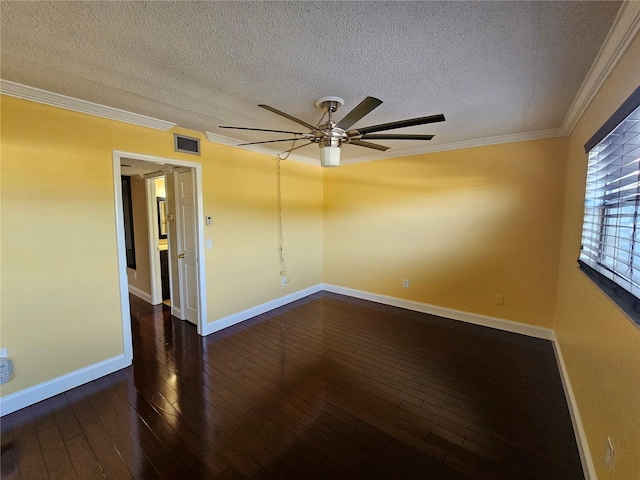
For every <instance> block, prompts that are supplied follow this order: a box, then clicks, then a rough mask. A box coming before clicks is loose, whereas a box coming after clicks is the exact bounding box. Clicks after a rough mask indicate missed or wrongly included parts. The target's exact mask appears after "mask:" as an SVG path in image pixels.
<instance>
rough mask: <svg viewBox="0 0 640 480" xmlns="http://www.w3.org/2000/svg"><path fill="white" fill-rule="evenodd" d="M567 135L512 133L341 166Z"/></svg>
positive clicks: (348, 160)
mask: <svg viewBox="0 0 640 480" xmlns="http://www.w3.org/2000/svg"><path fill="white" fill-rule="evenodd" d="M566 135H567V134H566V133H565V131H564V130H562V129H561V128H551V129H549V130H536V131H534V132H523V133H512V134H508V135H498V136H495V137H484V138H477V139H474V140H464V141H462V142H453V143H444V144H442V145H433V146H428V147H418V148H412V149H410V150H401V151H399V152H392V151H391V150H390V151H389V153H386V152H385V153H377V154H373V155H365V156H362V157H356V158H345V159H343V160H342V165H352V164H354V163H362V162H370V161H372V160H384V159H388V158H401V157H412V156H415V155H424V154H427V153H436V152H446V151H449V150H463V149H465V148H476V147H485V146H487V145H500V144H503V143H515V142H527V141H530V140H541V139H544V138H556V137H564V136H566Z"/></svg>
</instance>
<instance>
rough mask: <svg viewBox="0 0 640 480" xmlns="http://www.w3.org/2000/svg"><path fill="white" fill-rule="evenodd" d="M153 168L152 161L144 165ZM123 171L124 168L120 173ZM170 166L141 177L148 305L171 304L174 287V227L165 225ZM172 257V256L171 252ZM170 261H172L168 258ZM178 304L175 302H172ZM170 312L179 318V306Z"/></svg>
mask: <svg viewBox="0 0 640 480" xmlns="http://www.w3.org/2000/svg"><path fill="white" fill-rule="evenodd" d="M148 165H149V168H153V164H148ZM124 173H125V174H126V171H125V172H124ZM172 175H173V167H164V168H163V169H162V170H161V171H160V172H153V173H150V174H147V175H146V177H145V187H146V188H145V191H146V201H147V209H146V213H147V226H148V228H147V233H148V243H149V245H148V249H149V267H150V268H149V271H150V274H149V283H150V292H151V302H150V303H151V304H152V305H159V304H160V303H163V304H165V305H167V306H168V307H169V308H172V307H174V306H175V305H172V302H171V297H172V295H171V292H172V290H174V287H173V283H174V282H172V278H173V275H172V270H174V269H175V268H172V264H175V263H176V262H175V258H172V257H173V256H172V255H171V253H172V251H173V250H175V249H172V248H169V244H170V243H173V242H175V238H174V237H175V229H172V228H169V227H170V225H171V222H172V221H174V220H175V219H174V217H175V216H174V215H173V214H172V213H171V212H173V211H174V209H173V204H174V198H175V197H174V195H173V191H172V190H170V189H168V188H167V186H168V185H173V182H172V181H171V180H172V179H173V178H172ZM174 256H175V255H174ZM171 260H174V261H171ZM174 304H176V305H179V302H174ZM171 313H172V315H174V316H176V317H180V312H179V309H176V311H175V312H174V311H173V308H172V312H171Z"/></svg>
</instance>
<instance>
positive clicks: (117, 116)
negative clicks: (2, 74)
mask: <svg viewBox="0 0 640 480" xmlns="http://www.w3.org/2000/svg"><path fill="white" fill-rule="evenodd" d="M0 93H2V94H3V95H8V96H10V97H16V98H20V99H22V100H29V101H32V102H37V103H43V104H45V105H50V106H53V107H59V108H64V109H65V110H73V111H74V112H80V113H86V114H88V115H93V116H96V117H102V118H108V119H110V120H118V121H120V122H126V123H132V124H134V125H139V126H141V127H149V128H155V129H156V130H162V131H166V130H169V129H171V128H173V127H175V126H176V124H175V123H173V122H167V121H165V120H159V119H157V118H153V117H147V116H146V115H140V114H138V113H132V112H127V111H126V110H120V109H119V108H113V107H107V106H105V105H99V104H97V103H93V102H87V101H86V100H80V99H78V98H73V97H68V96H66V95H61V94H59V93H53V92H47V91H46V90H41V89H39V88H34V87H29V86H27V85H22V84H20V83H15V82H10V81H8V80H4V79H0Z"/></svg>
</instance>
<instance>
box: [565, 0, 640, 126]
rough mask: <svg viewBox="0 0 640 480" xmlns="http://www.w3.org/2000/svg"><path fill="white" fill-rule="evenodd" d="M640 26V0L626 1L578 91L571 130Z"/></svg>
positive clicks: (569, 119) (570, 115)
mask: <svg viewBox="0 0 640 480" xmlns="http://www.w3.org/2000/svg"><path fill="white" fill-rule="evenodd" d="M639 29H640V1H637V0H636V1H625V2H624V3H623V4H622V6H621V7H620V10H618V15H617V16H616V19H615V20H614V22H613V25H612V27H611V30H609V33H608V34H607V38H605V40H604V43H603V44H602V47H600V52H598V56H597V57H596V59H595V60H594V62H593V64H592V65H591V69H590V70H589V73H587V76H586V77H585V79H584V81H583V82H582V85H581V87H580V90H579V91H578V94H577V95H576V97H575V99H574V100H573V103H572V104H571V107H570V108H569V111H568V112H567V115H566V116H565V118H564V122H563V124H562V129H563V130H564V131H565V132H567V135H569V134H571V132H572V131H573V129H574V128H575V126H576V124H577V123H578V121H579V120H580V117H582V114H583V113H584V112H585V110H586V109H587V107H588V106H589V104H590V103H591V101H592V100H593V98H594V97H595V96H596V94H597V93H598V90H600V87H602V84H603V83H604V82H605V80H606V79H607V77H608V76H609V74H610V73H611V71H612V70H613V68H614V67H615V66H616V64H617V63H618V60H620V57H622V55H623V54H624V52H625V51H626V50H627V48H628V47H629V45H630V44H631V42H632V41H633V39H634V38H635V36H636V35H637V33H638V30H639Z"/></svg>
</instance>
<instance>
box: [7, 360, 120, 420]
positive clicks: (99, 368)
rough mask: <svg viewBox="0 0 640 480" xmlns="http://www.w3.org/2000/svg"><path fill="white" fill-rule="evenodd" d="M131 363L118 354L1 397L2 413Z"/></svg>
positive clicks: (17, 408) (31, 403) (30, 403)
mask: <svg viewBox="0 0 640 480" xmlns="http://www.w3.org/2000/svg"><path fill="white" fill-rule="evenodd" d="M129 365H131V361H128V360H127V359H126V358H125V356H124V355H118V356H116V357H112V358H109V359H107V360H103V361H101V362H98V363H94V364H93V365H89V366H88V367H84V368H81V369H79V370H75V371H73V372H70V373H67V374H65V375H61V376H59V377H56V378H52V379H51V380H47V381H46V382H42V383H39V384H38V385H34V386H33V387H29V388H25V389H23V390H20V391H18V392H15V393H11V394H9V395H6V396H4V397H2V398H0V415H2V416H4V415H8V414H9V413H13V412H15V411H17V410H20V409H21V408H25V407H28V406H29V405H33V404H34V403H38V402H41V401H42V400H46V399H47V398H50V397H53V396H54V395H58V394H59V393H62V392H66V391H67V390H71V389H72V388H76V387H79V386H80V385H84V384H85V383H87V382H91V381H93V380H96V379H97V378H100V377H104V376H105V375H109V374H110V373H113V372H115V371H117V370H120V369H122V368H126V367H128V366H129Z"/></svg>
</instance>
